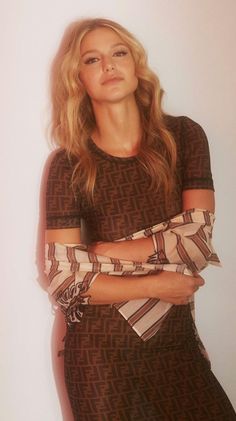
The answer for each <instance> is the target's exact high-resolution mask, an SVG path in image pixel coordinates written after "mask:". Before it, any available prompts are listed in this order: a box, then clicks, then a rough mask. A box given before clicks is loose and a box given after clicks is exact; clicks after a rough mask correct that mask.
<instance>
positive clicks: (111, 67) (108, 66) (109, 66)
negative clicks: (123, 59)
mask: <svg viewBox="0 0 236 421" xmlns="http://www.w3.org/2000/svg"><path fill="white" fill-rule="evenodd" d="M114 69H115V67H114V65H113V64H111V63H108V64H107V65H106V66H105V72H112V71H113V70H114Z"/></svg>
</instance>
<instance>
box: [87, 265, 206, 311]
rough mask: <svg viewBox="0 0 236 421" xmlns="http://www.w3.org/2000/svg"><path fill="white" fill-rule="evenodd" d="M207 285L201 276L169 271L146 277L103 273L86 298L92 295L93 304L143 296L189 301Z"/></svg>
mask: <svg viewBox="0 0 236 421" xmlns="http://www.w3.org/2000/svg"><path fill="white" fill-rule="evenodd" d="M203 284H204V281H203V279H202V278H201V277H199V276H198V277H192V276H188V275H183V274H181V273H177V272H168V271H161V272H159V273H158V274H152V275H145V276H110V275H105V274H100V275H98V276H97V277H96V279H95V280H94V282H93V283H92V284H91V285H90V287H89V289H88V290H87V292H86V293H85V294H84V297H89V304H114V303H121V302H123V301H129V300H137V299H142V298H158V299H161V300H163V301H166V302H170V303H173V304H185V303H186V302H187V301H188V299H189V297H190V296H191V295H192V294H193V293H194V292H196V291H197V289H198V288H199V287H200V286H202V285H203ZM82 296H83V294H82Z"/></svg>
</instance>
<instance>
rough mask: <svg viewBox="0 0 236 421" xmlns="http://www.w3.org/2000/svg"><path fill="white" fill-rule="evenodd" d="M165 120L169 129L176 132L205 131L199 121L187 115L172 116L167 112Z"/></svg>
mask: <svg viewBox="0 0 236 421" xmlns="http://www.w3.org/2000/svg"><path fill="white" fill-rule="evenodd" d="M164 122H165V125H166V127H167V128H168V130H170V131H172V132H176V133H179V132H180V133H183V132H188V131H193V132H198V131H200V132H201V131H203V128H202V127H201V126H200V124H199V123H197V122H196V121H194V120H192V119H191V118H190V117H187V116H172V115H168V114H166V115H165V116H164Z"/></svg>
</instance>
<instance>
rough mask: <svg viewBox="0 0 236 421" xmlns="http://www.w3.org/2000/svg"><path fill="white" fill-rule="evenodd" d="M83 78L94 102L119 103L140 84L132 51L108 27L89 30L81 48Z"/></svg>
mask: <svg viewBox="0 0 236 421" xmlns="http://www.w3.org/2000/svg"><path fill="white" fill-rule="evenodd" d="M80 55H81V66H80V74H79V76H80V80H81V82H82V83H83V85H84V87H85V89H86V91H87V93H88V95H89V96H90V98H91V100H92V102H93V101H94V102H97V103H104V102H108V103H115V102H120V101H123V100H124V99H126V98H127V97H129V96H133V95H134V92H135V90H136V88H137V85H138V79H137V77H136V74H135V63H134V59H133V57H132V55H131V52H130V50H129V48H128V47H127V45H126V44H125V43H124V41H123V40H122V39H121V38H120V37H119V35H118V34H117V33H116V32H115V31H113V30H111V29H108V28H98V29H94V30H93V31H91V32H88V33H87V34H86V35H85V36H84V38H83V40H82V42H81V47H80Z"/></svg>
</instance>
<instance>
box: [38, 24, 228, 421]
mask: <svg viewBox="0 0 236 421" xmlns="http://www.w3.org/2000/svg"><path fill="white" fill-rule="evenodd" d="M52 75H53V78H52V104H53V118H52V135H53V138H54V139H55V140H56V142H57V144H58V145H59V146H60V147H61V149H60V150H59V151H58V152H57V153H56V155H55V157H54V159H53V161H52V163H51V167H50V171H49V176H48V184H47V231H46V243H47V244H49V246H48V247H49V248H48V250H49V252H48V256H49V255H50V256H51V257H50V258H49V257H48V261H49V262H50V267H49V270H48V273H49V280H50V282H51V285H52V284H53V282H54V284H55V285H56V287H55V288H54V290H53V292H54V295H55V297H56V298H57V301H58V303H60V305H61V306H62V308H64V310H63V311H64V312H65V313H66V320H67V322H68V327H67V334H66V339H65V380H66V386H67V390H68V395H69V399H70V402H71V406H72V410H73V414H74V418H75V420H80V421H85V420H87V421H92V420H104V421H105V420H107V421H108V420H109V421H110V420H112V421H114V420H117V421H118V420H119V421H121V420H178V421H179V420H181V421H183V420H198V421H199V420H200V419H201V420H222V421H223V420H224V421H225V420H235V419H236V415H235V412H234V410H233V408H232V406H231V404H230V402H229V400H228V398H227V396H226V395H225V393H224V391H223V390H222V388H221V386H220V385H219V383H218V382H217V380H216V379H215V377H214V375H213V373H212V372H211V370H210V367H209V363H208V361H207V359H206V358H205V356H204V355H203V353H202V352H201V351H202V347H201V346H200V344H199V340H198V337H197V334H196V329H195V326H194V322H193V319H192V315H191V308H190V307H191V306H190V303H189V301H190V297H191V296H192V294H193V293H194V292H196V291H197V290H198V289H199V287H201V286H203V284H204V280H203V279H202V278H201V277H200V275H199V274H198V273H197V272H198V270H197V269H196V270H195V269H194V268H195V267H196V265H195V266H194V264H195V263H194V259H192V260H191V259H189V262H190V260H191V262H190V263H189V265H187V266H188V269H191V272H188V273H187V272H185V271H184V270H183V271H182V273H180V272H181V271H179V270H178V268H179V267H180V266H181V265H180V266H178V267H177V268H176V271H174V272H170V271H169V270H168V268H167V270H153V271H151V272H150V271H147V272H146V273H145V275H144V276H140V273H141V272H139V271H136V272H135V271H134V273H132V275H133V276H130V274H131V273H130V272H126V271H125V270H123V271H122V273H120V272H119V270H118V269H117V270H118V273H119V274H120V276H114V275H111V274H110V272H109V274H108V271H105V273H104V272H102V270H101V271H100V269H98V272H99V271H100V272H99V273H98V272H97V273H96V275H94V271H95V269H93V270H91V271H90V272H89V271H88V272H86V274H85V272H83V270H82V269H81V265H82V264H81V261H80V260H79V258H77V257H76V256H77V255H76V252H77V251H78V250H79V253H80V252H81V253H83V247H81V246H78V247H77V248H76V247H74V248H73V246H74V245H78V244H81V243H83V244H84V245H85V243H87V244H88V247H87V248H86V246H84V250H85V253H87V256H88V259H89V260H87V262H91V256H92V260H93V268H94V264H98V266H99V268H100V267H101V265H100V263H99V262H100V261H99V258H98V257H97V256H98V255H102V256H106V257H105V260H104V262H109V264H110V263H112V264H113V266H115V265H118V268H119V267H120V266H119V265H120V262H123V260H124V261H130V262H137V261H138V262H141V263H140V264H139V265H138V266H137V265H136V266H135V268H136V270H137V267H139V266H140V267H141V269H142V265H144V266H145V264H147V265H148V264H151V263H152V262H153V259H154V260H155V259H156V260H155V263H157V264H159V263H161V264H163V263H164V264H165V263H166V264H170V263H172V262H171V260H170V258H169V256H167V255H165V253H164V257H163V258H162V260H161V256H160V250H159V249H158V246H157V242H158V241H159V240H160V238H159V237H158V235H156V234H155V233H154V234H153V232H152V235H151V236H147V237H145V238H144V237H143V236H142V238H138V239H133V241H129V240H130V238H131V237H130V238H129V237H128V238H127V236H132V234H133V233H135V232H138V231H140V230H145V229H147V228H149V227H152V226H154V225H155V224H160V223H162V222H163V221H166V220H171V221H172V222H171V224H172V225H171V226H172V227H173V221H174V222H176V220H175V219H172V218H175V217H176V215H179V214H181V215H184V216H185V212H189V213H188V215H190V217H191V218H192V215H193V214H194V212H192V213H191V211H189V210H190V209H193V208H200V209H204V210H205V211H206V212H207V215H212V213H213V212H214V189H213V182H212V177H211V170H210V158H209V150H208V144H207V139H206V136H205V134H204V132H203V130H202V129H201V127H200V126H199V125H198V124H197V123H195V122H194V121H192V120H191V119H189V118H187V117H172V116H168V115H165V114H164V113H163V111H162V109H161V97H162V90H161V88H160V85H159V81H158V79H157V77H156V76H155V75H154V74H153V72H152V71H151V70H150V69H149V68H148V65H147V61H146V56H145V52H144V50H143V47H142V46H141V45H140V43H139V42H138V41H137V40H136V39H135V38H134V37H133V35H131V34H130V33H129V32H128V31H127V30H125V29H124V28H123V27H121V26H120V25H118V24H117V23H115V22H112V21H109V20H106V19H89V20H83V21H79V22H75V23H74V24H73V25H72V26H71V27H70V28H69V29H68V31H67V33H66V34H65V37H64V39H63V42H62V44H61V47H60V50H59V52H58V54H57V56H56V58H55V61H54V65H53V72H52ZM177 218H178V217H177ZM81 221H83V224H82V227H83V229H82V230H81ZM191 221H192V219H191ZM168 226H170V225H168ZM161 235H162V234H161ZM204 235H205V234H204ZM121 238H123V241H115V240H118V239H121ZM124 238H125V239H124ZM132 238H133V237H132ZM135 238H136V237H135ZM176 238H180V237H179V234H178V235H177V234H176ZM209 241H210V240H209ZM176 244H179V243H176ZM60 247H61V248H60ZM63 247H64V248H63ZM176 247H177V246H176ZM187 247H188V246H187ZM61 250H62V254H63V253H64V254H65V255H66V258H67V259H68V262H69V263H70V266H65V264H64V263H65V262H64V261H63V262H62V260H63V259H61V260H60V252H61ZM162 251H163V250H162ZM185 252H186V250H185ZM188 253H190V252H189V250H188V249H187V252H186V253H185V257H183V262H185V260H184V259H186V255H188ZM71 256H72V257H73V258H71ZM167 257H168V258H167ZM106 259H108V260H106ZM109 259H110V260H109ZM122 259H123V260H122ZM163 259H164V260H163ZM94 262H95V263H94ZM145 262H146V263H145ZM174 263H175V262H174ZM185 263H186V262H185ZM191 265H192V266H191ZM68 267H69V269H68ZM122 267H123V266H122ZM145 267H146V268H148V266H145ZM181 267H182V266H181ZM158 268H159V266H155V269H158ZM162 268H164V269H165V267H162ZM81 270H82V275H81ZM112 273H113V272H112ZM136 273H137V274H136ZM83 274H84V275H83ZM88 274H89V275H88ZM114 274H115V275H117V273H115V272H114ZM78 277H79V281H78ZM59 278H60V279H59ZM55 279H57V282H56V281H55ZM60 288H62V289H60ZM144 299H148V300H149V301H148V303H149V304H150V300H151V305H152V306H153V305H156V303H158V305H159V304H160V303H161V305H162V308H163V306H164V307H165V306H166V307H165V310H164V311H163V313H160V317H159V316H158V317H159V318H158V319H155V323H152V325H151V331H150V329H147V328H146V325H145V326H144V330H143V332H147V331H148V332H149V335H147V336H145V333H144V334H143V333H142V332H141V333H140V331H139V327H137V325H138V324H139V325H140V320H141V322H142V323H141V324H145V323H146V322H145V323H144V321H145V320H146V319H145V318H144V317H143V315H142V317H140V319H139V320H138V323H136V325H135V326H133V325H132V324H131V323H128V322H127V320H126V319H130V318H129V317H128V316H127V317H126V315H125V313H124V314H123V313H122V311H121V312H120V307H122V304H121V303H123V302H125V303H127V302H128V305H129V303H137V302H143V301H142V300H144ZM133 300H136V301H133ZM137 300H139V301H137ZM140 300H141V301H140ZM153 300H154V302H155V304H153ZM145 303H146V302H145ZM145 305H146V304H145ZM155 308H156V307H155ZM167 308H168V310H166V309H167ZM118 310H119V311H118ZM151 311H152V310H150V313H148V314H149V315H150V314H151ZM158 311H159V310H158ZM122 314H123V315H122ZM134 314H135V312H133V313H132V316H133V315H134ZM153 316H154V317H156V314H154V315H153ZM154 325H155V330H153V326H154ZM145 329H146V330H145ZM150 332H151V333H150ZM143 335H144V336H143Z"/></svg>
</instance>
